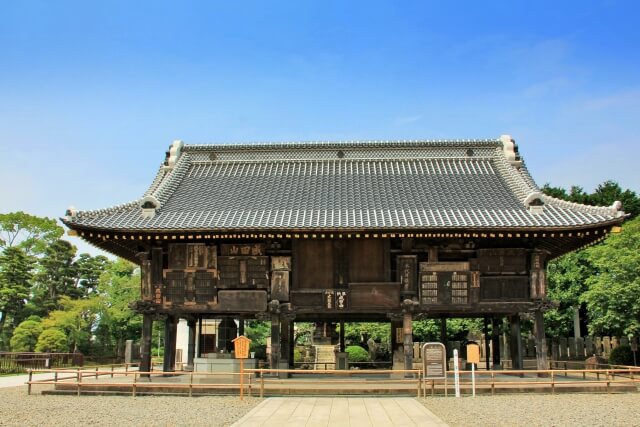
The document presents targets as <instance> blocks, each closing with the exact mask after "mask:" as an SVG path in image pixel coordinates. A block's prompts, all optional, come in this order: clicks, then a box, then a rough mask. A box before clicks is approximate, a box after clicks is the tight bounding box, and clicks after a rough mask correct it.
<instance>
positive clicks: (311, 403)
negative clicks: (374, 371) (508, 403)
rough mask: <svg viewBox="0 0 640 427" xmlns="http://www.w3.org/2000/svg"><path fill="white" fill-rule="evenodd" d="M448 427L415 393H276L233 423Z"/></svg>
mask: <svg viewBox="0 0 640 427" xmlns="http://www.w3.org/2000/svg"><path fill="white" fill-rule="evenodd" d="M253 426H256V427H257V426H264V427H271V426H273V427H283V426H291V427H294V426H295V427H301V426H306V427H316V426H324V427H327V426H339V427H343V426H344V427H347V426H355V427H367V426H403V427H405V426H406V427H409V426H420V427H431V426H438V427H446V426H447V424H445V423H444V421H442V420H441V419H440V418H438V417H436V416H435V415H434V414H433V413H432V412H431V411H429V410H428V409H427V408H425V407H424V406H423V405H421V404H420V403H419V402H418V401H417V400H416V399H414V398H411V397H365V398H362V397H272V398H269V399H265V400H264V401H263V402H262V403H260V404H259V405H258V406H256V407H255V408H254V409H253V410H252V411H251V412H249V413H248V414H247V415H245V416H244V417H242V418H241V419H240V420H239V421H237V422H236V423H235V424H233V426H232V427H253Z"/></svg>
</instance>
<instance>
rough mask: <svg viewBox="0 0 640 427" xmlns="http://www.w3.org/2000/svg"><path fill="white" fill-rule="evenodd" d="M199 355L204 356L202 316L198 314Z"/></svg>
mask: <svg viewBox="0 0 640 427" xmlns="http://www.w3.org/2000/svg"><path fill="white" fill-rule="evenodd" d="M198 357H202V316H198Z"/></svg>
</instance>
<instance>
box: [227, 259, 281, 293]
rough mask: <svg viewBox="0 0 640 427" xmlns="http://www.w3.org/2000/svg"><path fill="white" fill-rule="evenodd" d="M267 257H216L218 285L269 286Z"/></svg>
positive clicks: (260, 287)
mask: <svg viewBox="0 0 640 427" xmlns="http://www.w3.org/2000/svg"><path fill="white" fill-rule="evenodd" d="M268 264H269V257H243V256H241V257H235V256H233V257H227V256H220V257H218V275H219V282H218V287H219V288H222V289H228V288H259V289H267V288H268V286H269V265H268Z"/></svg>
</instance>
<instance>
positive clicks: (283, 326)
mask: <svg viewBox="0 0 640 427" xmlns="http://www.w3.org/2000/svg"><path fill="white" fill-rule="evenodd" d="M290 326H291V321H290V320H289V319H287V318H286V317H284V316H283V317H282V319H281V321H280V342H281V344H280V360H283V361H284V360H287V361H288V365H287V367H289V365H290V364H291V363H293V360H288V359H289V353H290V350H291V348H292V347H291V342H290V341H289V338H290V337H289V330H290Z"/></svg>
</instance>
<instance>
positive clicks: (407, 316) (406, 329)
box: [402, 310, 413, 376]
mask: <svg viewBox="0 0 640 427" xmlns="http://www.w3.org/2000/svg"><path fill="white" fill-rule="evenodd" d="M402 332H403V335H404V343H403V346H404V369H405V370H410V369H413V315H412V313H411V311H410V310H405V312H404V314H403V316H402ZM408 376H410V375H408Z"/></svg>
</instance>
